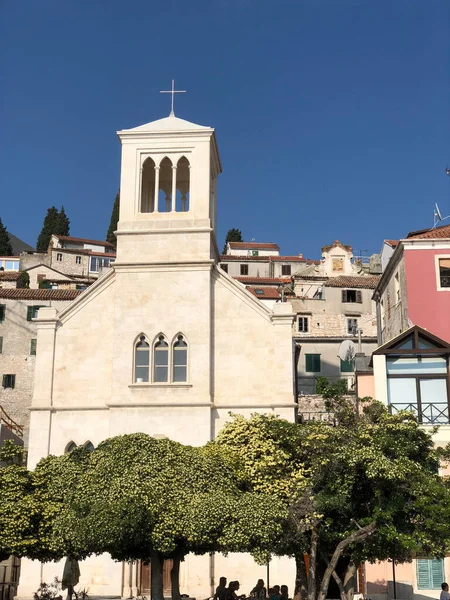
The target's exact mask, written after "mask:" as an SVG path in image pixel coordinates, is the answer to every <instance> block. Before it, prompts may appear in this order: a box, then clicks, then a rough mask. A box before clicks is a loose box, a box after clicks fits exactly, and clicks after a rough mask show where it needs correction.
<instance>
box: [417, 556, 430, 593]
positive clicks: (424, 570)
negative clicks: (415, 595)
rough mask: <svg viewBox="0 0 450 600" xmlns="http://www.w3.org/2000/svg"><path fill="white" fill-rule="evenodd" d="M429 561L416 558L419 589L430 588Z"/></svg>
mask: <svg viewBox="0 0 450 600" xmlns="http://www.w3.org/2000/svg"><path fill="white" fill-rule="evenodd" d="M429 562H430V561H429V560H427V559H422V558H421V559H418V560H417V587H418V588H419V590H430V589H431V577H430V567H429Z"/></svg>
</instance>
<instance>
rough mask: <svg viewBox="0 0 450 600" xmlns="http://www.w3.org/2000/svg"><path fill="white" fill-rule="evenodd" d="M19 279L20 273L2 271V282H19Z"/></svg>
mask: <svg viewBox="0 0 450 600" xmlns="http://www.w3.org/2000/svg"><path fill="white" fill-rule="evenodd" d="M19 277H20V273H19V271H0V281H17V280H18V279H19Z"/></svg>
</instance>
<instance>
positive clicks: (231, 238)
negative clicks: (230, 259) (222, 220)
mask: <svg viewBox="0 0 450 600" xmlns="http://www.w3.org/2000/svg"><path fill="white" fill-rule="evenodd" d="M242 241H243V240H242V233H241V230H240V229H236V228H234V227H233V228H232V229H229V230H228V233H227V235H226V237H225V245H224V247H223V250H222V254H226V253H227V244H228V242H242Z"/></svg>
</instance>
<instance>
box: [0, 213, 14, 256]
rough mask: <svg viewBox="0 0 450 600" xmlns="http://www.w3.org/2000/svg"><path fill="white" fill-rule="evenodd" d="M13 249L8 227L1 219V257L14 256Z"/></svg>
mask: <svg viewBox="0 0 450 600" xmlns="http://www.w3.org/2000/svg"><path fill="white" fill-rule="evenodd" d="M12 254H13V249H12V246H11V242H10V240H9V235H8V231H7V229H6V227H5V226H4V225H3V223H2V220H1V218H0V256H12Z"/></svg>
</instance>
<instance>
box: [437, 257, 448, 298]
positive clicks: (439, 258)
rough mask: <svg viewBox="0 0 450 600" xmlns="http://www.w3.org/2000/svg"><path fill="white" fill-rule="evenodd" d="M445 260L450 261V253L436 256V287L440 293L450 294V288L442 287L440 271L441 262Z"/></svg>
mask: <svg viewBox="0 0 450 600" xmlns="http://www.w3.org/2000/svg"><path fill="white" fill-rule="evenodd" d="M443 258H445V259H447V260H449V259H450V252H449V253H447V254H436V255H435V256H434V266H435V269H436V286H437V291H438V292H450V287H442V286H441V272H440V270H439V260H442V259H443Z"/></svg>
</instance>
